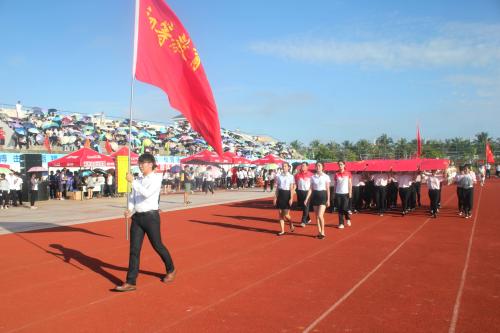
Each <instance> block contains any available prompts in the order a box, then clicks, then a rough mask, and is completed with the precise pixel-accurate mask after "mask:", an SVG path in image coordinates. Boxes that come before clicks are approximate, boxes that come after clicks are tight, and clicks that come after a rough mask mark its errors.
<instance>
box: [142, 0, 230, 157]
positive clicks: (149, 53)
mask: <svg viewBox="0 0 500 333" xmlns="http://www.w3.org/2000/svg"><path fill="white" fill-rule="evenodd" d="M136 1H137V3H136V14H135V15H136V20H135V24H136V27H135V50H134V76H135V78H136V79H137V80H140V81H143V82H145V83H149V84H152V85H154V86H157V87H159V88H161V89H162V90H163V91H164V92H165V93H166V94H167V96H168V99H169V101H170V105H171V106H172V107H173V108H175V109H177V110H178V111H180V112H181V113H182V114H183V115H184V116H185V117H186V119H187V120H188V121H189V122H190V123H191V126H192V127H193V129H194V130H195V131H197V132H198V133H199V134H200V135H201V136H202V137H203V138H204V139H205V140H206V141H207V143H208V144H210V145H211V146H212V147H213V148H214V149H215V151H216V152H217V153H218V154H219V155H222V141H221V135H220V124H219V116H218V113H217V106H216V105H215V100H214V97H213V95H212V90H211V88H210V84H209V83H208V80H207V77H206V75H205V71H204V69H203V66H202V65H201V60H200V57H199V55H198V51H197V49H196V47H195V45H194V43H193V41H192V40H191V38H190V37H189V34H188V32H187V31H186V29H185V28H184V26H183V25H182V23H181V22H180V21H179V19H178V18H177V16H176V15H175V13H174V12H173V11H172V10H171V9H170V7H169V6H168V5H167V4H166V3H165V1H164V0H136Z"/></svg>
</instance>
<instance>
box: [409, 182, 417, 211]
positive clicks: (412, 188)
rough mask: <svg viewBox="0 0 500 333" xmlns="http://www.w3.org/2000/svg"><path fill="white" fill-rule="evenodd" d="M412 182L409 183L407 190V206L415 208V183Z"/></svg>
mask: <svg viewBox="0 0 500 333" xmlns="http://www.w3.org/2000/svg"><path fill="white" fill-rule="evenodd" d="M415 184H416V183H413V184H411V185H410V189H409V190H408V197H409V198H408V205H409V206H408V208H410V209H415V207H417V185H415Z"/></svg>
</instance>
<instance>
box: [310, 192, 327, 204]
mask: <svg viewBox="0 0 500 333" xmlns="http://www.w3.org/2000/svg"><path fill="white" fill-rule="evenodd" d="M311 197H312V198H311V205H313V206H321V205H324V206H326V199H327V195H326V191H312V194H311Z"/></svg>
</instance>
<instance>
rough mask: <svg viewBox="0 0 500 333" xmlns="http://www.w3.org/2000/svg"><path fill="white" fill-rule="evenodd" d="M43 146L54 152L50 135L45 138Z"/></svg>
mask: <svg viewBox="0 0 500 333" xmlns="http://www.w3.org/2000/svg"><path fill="white" fill-rule="evenodd" d="M43 146H44V147H45V149H47V150H48V152H49V153H52V147H51V146H50V141H49V136H48V135H46V136H45V139H44V140H43Z"/></svg>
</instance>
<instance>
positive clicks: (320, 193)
mask: <svg viewBox="0 0 500 333" xmlns="http://www.w3.org/2000/svg"><path fill="white" fill-rule="evenodd" d="M323 168H324V165H323V163H322V162H318V163H316V174H315V175H313V176H312V177H311V188H310V189H309V193H307V198H306V204H311V205H312V206H313V207H314V213H315V214H316V223H317V224H318V232H319V233H318V236H316V237H317V238H319V239H323V238H325V217H324V215H325V210H326V207H328V206H329V205H330V177H328V175H326V174H325V173H323Z"/></svg>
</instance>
